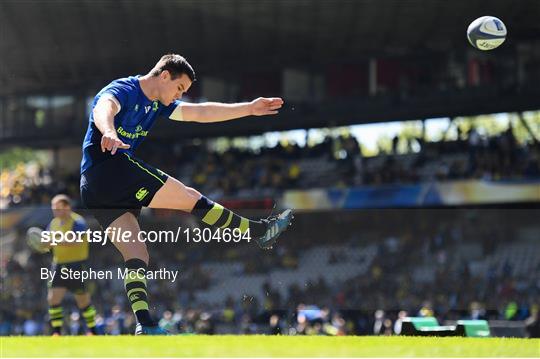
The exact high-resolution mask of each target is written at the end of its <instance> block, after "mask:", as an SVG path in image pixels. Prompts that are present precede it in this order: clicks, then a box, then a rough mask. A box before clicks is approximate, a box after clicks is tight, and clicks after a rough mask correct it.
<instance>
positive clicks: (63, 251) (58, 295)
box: [47, 194, 96, 335]
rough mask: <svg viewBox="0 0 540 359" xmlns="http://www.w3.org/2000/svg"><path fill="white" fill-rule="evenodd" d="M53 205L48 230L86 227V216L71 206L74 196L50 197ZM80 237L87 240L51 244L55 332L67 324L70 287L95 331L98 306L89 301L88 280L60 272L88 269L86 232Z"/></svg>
mask: <svg viewBox="0 0 540 359" xmlns="http://www.w3.org/2000/svg"><path fill="white" fill-rule="evenodd" d="M51 208H52V211H53V215H54V218H53V220H52V221H51V223H49V225H48V226H47V230H48V231H51V232H52V231H60V232H63V233H66V232H67V231H73V232H75V233H76V232H80V231H86V230H87V228H88V227H87V225H86V222H85V220H84V218H83V217H81V216H80V215H78V214H77V213H75V212H73V211H72V210H71V200H70V198H69V197H68V196H66V195H64V194H59V195H56V196H55V197H53V199H52V200H51ZM81 238H83V239H84V241H82V242H80V243H78V242H76V241H74V242H73V243H67V242H61V243H59V244H58V245H54V246H51V249H52V253H53V263H52V270H53V271H56V275H55V276H54V278H53V280H52V282H48V283H49V290H48V294H47V300H48V303H49V321H50V324H51V327H52V330H53V335H61V333H62V326H63V324H64V313H63V308H62V300H63V299H64V296H65V294H66V292H67V291H68V290H69V291H70V292H72V293H73V294H74V296H75V301H76V302H77V307H78V308H79V310H80V312H81V316H82V317H83V318H84V320H85V322H86V328H87V334H89V335H92V334H96V331H95V327H96V321H95V316H96V309H95V308H94V306H93V305H92V304H91V303H90V294H89V293H88V290H87V288H86V282H83V281H81V280H77V279H63V278H61V275H60V272H61V270H62V268H68V269H72V270H74V271H83V270H85V269H86V260H87V259H88V245H89V244H88V240H87V238H86V236H82V237H81Z"/></svg>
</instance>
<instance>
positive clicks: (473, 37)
mask: <svg viewBox="0 0 540 359" xmlns="http://www.w3.org/2000/svg"><path fill="white" fill-rule="evenodd" d="M506 33H507V32H506V26H505V25H504V23H503V22H502V21H501V20H500V19H498V18H496V17H494V16H482V17H479V18H478V19H476V20H474V21H473V22H472V23H471V24H470V25H469V27H468V28H467V38H468V39H469V42H470V43H471V45H473V46H474V47H476V48H477V49H479V50H483V51H486V50H493V49H495V48H497V47H499V46H500V45H501V44H502V43H503V42H504V40H505V39H506Z"/></svg>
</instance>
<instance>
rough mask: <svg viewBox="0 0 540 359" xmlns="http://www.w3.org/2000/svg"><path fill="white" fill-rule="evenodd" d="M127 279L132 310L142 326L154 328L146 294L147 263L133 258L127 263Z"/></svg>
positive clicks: (126, 283)
mask: <svg viewBox="0 0 540 359" xmlns="http://www.w3.org/2000/svg"><path fill="white" fill-rule="evenodd" d="M125 265H126V269H127V271H126V277H125V279H124V285H125V287H126V292H127V296H128V299H129V302H130V303H131V309H132V310H133V313H134V314H135V316H136V317H137V321H138V322H139V323H141V324H142V325H146V326H154V325H155V323H154V321H153V320H152V318H151V317H150V312H149V311H148V294H147V292H146V263H145V262H144V261H143V260H142V259H138V258H132V259H128V260H127V261H126V264H125Z"/></svg>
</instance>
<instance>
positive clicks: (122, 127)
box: [81, 76, 181, 173]
mask: <svg viewBox="0 0 540 359" xmlns="http://www.w3.org/2000/svg"><path fill="white" fill-rule="evenodd" d="M101 96H113V97H114V98H115V99H116V100H117V101H118V103H119V104H120V107H121V108H120V112H118V113H117V114H116V116H114V128H115V129H116V133H117V135H118V138H119V139H120V140H121V141H122V142H124V143H126V144H129V145H130V146H131V147H130V148H129V149H118V150H117V151H116V153H117V154H116V155H115V156H118V153H122V152H126V153H128V154H129V155H133V153H134V152H135V149H136V148H137V147H138V146H139V145H140V144H141V142H142V141H143V140H144V139H145V137H146V136H147V135H148V131H149V130H150V128H152V125H153V124H154V122H155V121H156V119H157V118H158V117H160V116H161V117H166V118H169V117H170V116H171V114H172V112H173V111H174V109H175V108H176V106H177V105H179V104H180V102H181V101H178V100H176V101H175V102H173V103H171V104H170V105H169V106H164V105H163V104H161V103H160V102H159V101H151V100H149V99H148V98H147V97H146V95H145V94H144V93H143V92H142V90H141V86H140V84H139V79H138V77H136V76H130V77H127V78H122V79H118V80H114V81H113V82H111V83H110V84H108V85H107V86H105V87H104V88H103V89H102V90H101V91H100V92H99V93H98V94H97V95H96V97H94V101H93V102H92V110H93V109H94V107H95V106H96V103H97V102H98V100H99V99H100V98H101ZM101 136H102V133H101V132H100V131H99V129H98V128H97V127H96V125H95V124H94V115H93V111H90V118H89V122H88V129H87V130H86V135H85V137H84V142H83V146H82V150H83V156H82V161H81V173H84V172H85V171H86V170H87V169H89V168H90V167H92V166H94V165H95V164H97V163H100V162H102V161H104V160H106V159H107V158H110V157H111V156H112V155H111V152H110V151H105V152H101Z"/></svg>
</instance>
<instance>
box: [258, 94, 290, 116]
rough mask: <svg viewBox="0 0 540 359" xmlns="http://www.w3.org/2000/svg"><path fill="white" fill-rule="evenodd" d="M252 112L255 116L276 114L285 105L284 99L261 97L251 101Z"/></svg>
mask: <svg viewBox="0 0 540 359" xmlns="http://www.w3.org/2000/svg"><path fill="white" fill-rule="evenodd" d="M250 106H251V114H252V115H254V116H264V115H275V114H276V113H278V111H277V110H279V109H280V108H281V106H283V99H281V98H279V97H269V98H267V97H259V98H258V99H255V100H253V101H251V104H250Z"/></svg>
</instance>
